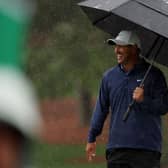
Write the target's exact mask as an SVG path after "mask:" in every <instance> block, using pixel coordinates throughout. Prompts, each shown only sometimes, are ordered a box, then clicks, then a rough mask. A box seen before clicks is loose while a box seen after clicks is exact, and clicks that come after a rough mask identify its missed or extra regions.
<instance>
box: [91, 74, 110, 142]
mask: <svg viewBox="0 0 168 168" xmlns="http://www.w3.org/2000/svg"><path fill="white" fill-rule="evenodd" d="M108 113H109V91H108V83H107V80H106V78H105V77H103V79H102V81H101V86H100V90H99V95H98V98H97V102H96V105H95V109H94V112H93V115H92V119H91V125H90V130H89V134H88V142H95V141H96V137H97V136H98V135H100V134H101V132H102V128H103V125H104V121H105V119H106V117H107V114H108Z"/></svg>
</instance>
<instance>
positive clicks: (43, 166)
mask: <svg viewBox="0 0 168 168" xmlns="http://www.w3.org/2000/svg"><path fill="white" fill-rule="evenodd" d="M84 148H85V146H84V145H48V144H39V143H35V144H34V148H33V152H32V153H33V155H32V159H33V165H34V167H36V168H57V167H61V168H84V167H87V168H105V167H106V166H105V163H88V162H83V161H82V162H80V161H79V160H78V159H79V158H82V160H84V159H85V151H84ZM104 149H105V148H104V145H98V147H97V156H102V157H104Z"/></svg>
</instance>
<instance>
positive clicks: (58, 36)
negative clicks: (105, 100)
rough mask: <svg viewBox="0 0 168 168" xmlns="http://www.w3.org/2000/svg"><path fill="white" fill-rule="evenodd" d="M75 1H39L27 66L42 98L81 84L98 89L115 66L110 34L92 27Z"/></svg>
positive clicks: (66, 92)
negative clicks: (106, 73)
mask: <svg viewBox="0 0 168 168" xmlns="http://www.w3.org/2000/svg"><path fill="white" fill-rule="evenodd" d="M77 2H79V1H77V0H76V1H75V0H68V1H66V0H62V1H60V0H48V1H45V0H38V11H37V13H36V17H35V19H34V22H33V25H32V33H31V37H30V47H29V48H30V54H29V57H28V58H27V59H28V60H27V62H26V69H27V73H28V75H29V76H30V77H31V78H32V79H33V82H34V83H35V86H36V87H37V89H38V91H39V93H40V96H41V97H58V96H66V95H72V94H76V92H77V87H78V85H82V86H85V88H88V89H89V91H90V92H91V93H94V92H95V91H97V88H98V83H99V81H100V79H101V76H102V73H103V72H104V71H105V70H106V69H107V68H109V67H111V66H112V65H114V62H115V61H114V57H113V56H112V55H113V50H112V48H111V47H109V46H106V45H105V44H104V40H105V39H106V38H107V37H108V36H109V35H107V34H105V33H104V32H102V31H100V30H98V29H97V28H95V27H93V26H92V25H91V23H90V21H89V19H88V18H87V17H86V15H85V14H84V13H83V12H82V11H81V9H80V8H79V7H78V6H77Z"/></svg>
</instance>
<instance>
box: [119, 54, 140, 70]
mask: <svg viewBox="0 0 168 168" xmlns="http://www.w3.org/2000/svg"><path fill="white" fill-rule="evenodd" d="M139 61H140V58H139V56H137V57H134V59H133V60H132V61H131V62H128V63H127V64H124V65H122V67H123V68H124V71H125V72H129V71H131V70H132V69H133V68H134V67H135V65H136V64H137V63H138V62H139Z"/></svg>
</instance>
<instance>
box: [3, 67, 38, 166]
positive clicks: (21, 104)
mask: <svg viewBox="0 0 168 168" xmlns="http://www.w3.org/2000/svg"><path fill="white" fill-rule="evenodd" d="M40 123H41V120H40V115H39V111H38V104H37V100H36V96H35V95H34V90H33V89H32V86H31V83H30V81H29V80H27V79H26V78H25V76H24V75H23V74H22V73H21V72H19V71H16V70H15V69H8V68H2V67H1V68H0V168H23V167H24V166H25V164H27V158H29V156H28V153H29V147H30V146H29V145H30V142H31V139H33V138H35V137H37V136H38V135H39V133H40V132H39V131H40V130H39V128H40Z"/></svg>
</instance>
